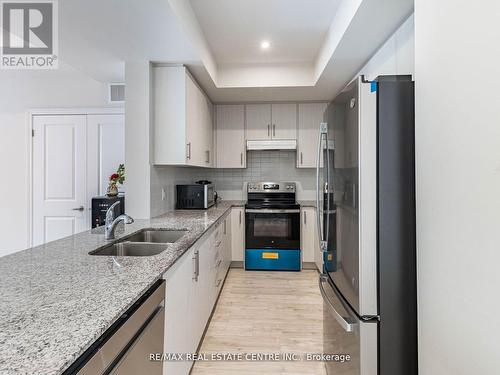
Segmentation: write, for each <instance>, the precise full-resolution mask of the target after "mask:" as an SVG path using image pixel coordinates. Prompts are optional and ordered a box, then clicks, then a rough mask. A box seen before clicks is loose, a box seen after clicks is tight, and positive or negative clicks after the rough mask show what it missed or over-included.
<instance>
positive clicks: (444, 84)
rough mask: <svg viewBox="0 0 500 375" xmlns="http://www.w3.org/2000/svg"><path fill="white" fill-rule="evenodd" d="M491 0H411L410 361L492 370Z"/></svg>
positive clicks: (497, 332)
mask: <svg viewBox="0 0 500 375" xmlns="http://www.w3.org/2000/svg"><path fill="white" fill-rule="evenodd" d="M498 15H500V2H498V1H496V0H491V1H488V0H485V1H476V2H471V1H463V0H460V1H457V0H439V1H436V0H416V1H415V70H416V72H415V73H416V77H417V80H416V152H417V246H418V305H419V306H418V310H419V366H420V374H422V375H476V374H481V375H493V374H499V373H500V355H499V353H498V349H499V344H498V343H499V337H500V320H499V319H498V311H499V310H500V300H499V298H498V295H499V287H500V271H499V265H500V231H499V228H500V105H499V104H500V91H499V87H500V64H499V63H498V61H499V57H500V43H499V41H500V27H499V23H498Z"/></svg>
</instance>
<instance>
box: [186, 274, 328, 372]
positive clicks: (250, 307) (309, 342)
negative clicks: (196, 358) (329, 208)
mask: <svg viewBox="0 0 500 375" xmlns="http://www.w3.org/2000/svg"><path fill="white" fill-rule="evenodd" d="M322 320H323V302H322V298H321V295H320V293H319V289H318V273H317V272H316V271H313V270H304V271H302V272H265V271H244V270H242V269H231V270H230V271H229V274H228V276H227V279H226V283H225V285H224V288H223V290H222V293H221V296H220V298H219V302H218V304H217V306H216V309H215V312H214V315H213V317H212V321H211V322H210V325H209V327H208V330H207V332H206V335H205V338H204V341H203V343H202V346H201V349H200V353H238V352H240V353H276V352H283V353H297V354H305V353H322V352H323V343H322V340H323V332H322V330H323V324H322ZM191 374H192V375H205V374H211V375H218V374H220V375H228V374H238V375H250V374H269V375H277V374H280V375H281V374H287V375H292V374H293V375H302V374H314V375H322V374H325V370H324V365H323V363H321V362H312V361H280V362H249V361H243V362H241V361H240V362H217V361H200V362H197V363H196V364H195V365H194V367H193V370H192V372H191Z"/></svg>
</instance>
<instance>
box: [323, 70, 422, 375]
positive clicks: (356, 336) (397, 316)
mask: <svg viewBox="0 0 500 375" xmlns="http://www.w3.org/2000/svg"><path fill="white" fill-rule="evenodd" d="M414 134H415V126H414V83H413V81H412V79H411V76H381V77H378V78H377V79H376V80H375V81H372V82H368V81H365V80H364V77H359V78H358V79H356V80H355V81H353V82H352V83H351V84H349V85H348V86H347V87H346V88H345V89H344V90H343V92H342V93H340V94H339V95H338V96H337V97H336V98H335V99H334V100H333V101H332V103H330V105H329V106H328V108H327V110H326V112H325V122H324V123H322V124H321V125H320V130H319V145H318V160H320V157H319V156H320V155H321V154H323V165H322V166H321V165H319V163H318V166H317V207H318V208H320V209H318V210H317V212H318V217H317V220H318V230H319V232H320V233H319V236H320V241H321V249H322V251H323V272H322V274H321V276H320V279H319V288H320V291H321V293H322V295H323V299H324V309H323V310H324V312H323V318H324V353H325V354H348V355H350V360H349V361H344V362H341V361H335V360H331V361H327V362H326V367H327V373H328V374H329V375H333V374H335V375H340V374H343V375H402V374H405V375H416V374H417V309H416V301H417V295H416V254H415V252H416V251H415V248H416V245H415V146H414V145H415V137H414Z"/></svg>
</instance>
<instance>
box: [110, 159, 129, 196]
mask: <svg viewBox="0 0 500 375" xmlns="http://www.w3.org/2000/svg"><path fill="white" fill-rule="evenodd" d="M124 181H125V165H124V164H120V165H119V166H118V169H117V170H116V173H113V174H112V175H111V176H109V185H108V193H107V194H108V195H109V196H115V195H118V184H120V185H122V184H123V182H124Z"/></svg>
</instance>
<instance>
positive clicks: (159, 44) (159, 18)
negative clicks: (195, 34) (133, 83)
mask: <svg viewBox="0 0 500 375" xmlns="http://www.w3.org/2000/svg"><path fill="white" fill-rule="evenodd" d="M59 46H60V48H59V56H60V58H61V59H62V60H63V61H65V62H66V63H67V64H69V65H71V66H73V67H75V68H76V69H78V70H80V71H82V72H84V73H86V74H88V75H90V76H91V77H93V78H95V79H97V80H99V81H102V82H123V81H124V78H125V77H124V75H125V61H137V60H150V61H170V62H177V63H199V61H200V58H199V55H198V53H197V51H196V50H195V49H194V48H193V45H192V43H191V42H190V41H189V39H188V37H187V36H186V34H185V33H184V32H183V31H182V27H181V25H180V22H179V21H178V19H177V18H176V16H175V15H174V14H173V12H172V10H171V8H170V6H169V3H168V1H166V0H148V1H147V4H146V2H143V1H138V0H64V1H60V2H59Z"/></svg>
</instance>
